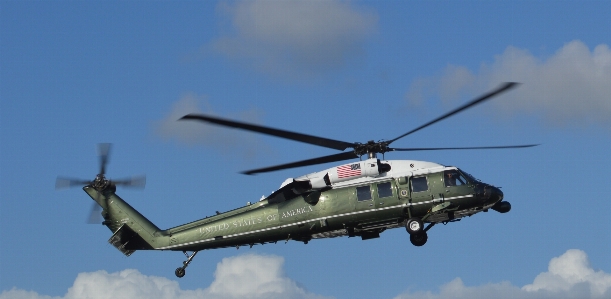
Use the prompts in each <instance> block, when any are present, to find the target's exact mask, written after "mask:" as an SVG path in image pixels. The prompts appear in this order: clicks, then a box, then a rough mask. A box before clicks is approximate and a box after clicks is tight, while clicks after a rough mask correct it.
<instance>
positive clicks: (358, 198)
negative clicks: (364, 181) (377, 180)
mask: <svg viewBox="0 0 611 299" xmlns="http://www.w3.org/2000/svg"><path fill="white" fill-rule="evenodd" d="M364 188H367V189H368V190H369V192H368V194H369V198H366V199H361V198H360V196H359V194H364V193H361V192H359V189H364ZM372 199H373V195H372V194H371V185H365V186H358V187H356V201H368V200H372Z"/></svg>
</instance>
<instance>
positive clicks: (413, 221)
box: [405, 218, 424, 235]
mask: <svg viewBox="0 0 611 299" xmlns="http://www.w3.org/2000/svg"><path fill="white" fill-rule="evenodd" d="M423 228H424V224H423V223H422V220H420V218H410V219H409V220H407V222H406V223H405V229H406V230H407V232H408V233H409V234H410V235H414V234H417V233H420V232H421V231H422V229H423Z"/></svg>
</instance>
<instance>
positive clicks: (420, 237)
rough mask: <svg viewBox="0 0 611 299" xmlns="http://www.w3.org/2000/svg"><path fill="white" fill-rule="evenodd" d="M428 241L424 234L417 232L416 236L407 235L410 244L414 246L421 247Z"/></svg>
mask: <svg viewBox="0 0 611 299" xmlns="http://www.w3.org/2000/svg"><path fill="white" fill-rule="evenodd" d="M428 239H429V236H428V235H427V234H426V232H419V233H417V234H412V235H409V240H410V241H411V242H412V244H413V245H414V246H422V245H424V244H426V241H427V240H428Z"/></svg>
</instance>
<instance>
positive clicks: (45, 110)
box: [0, 1, 611, 298]
mask: <svg viewBox="0 0 611 299" xmlns="http://www.w3.org/2000/svg"><path fill="white" fill-rule="evenodd" d="M609 15H611V2H608V1H587V2H581V1H580V2H577V1H575V2H571V1H519V2H517V1H468V2H453V1H435V2H406V1H384V2H362V1H351V2H343V1H341V2H337V1H328V2H299V1H291V2H260V1H252V2H241V1H229V2H214V1H205V2H197V1H187V2H183V1H176V2H169V1H163V2H161V1H159V2H142V1H138V2H136V1H129V2H114V1H87V2H85V1H62V2H50V1H23V2H22V1H1V2H0V190H1V191H2V192H0V227H2V229H1V230H0V239H1V240H2V241H1V242H0V253H1V254H0V292H2V293H0V298H48V297H45V296H52V297H59V298H79V297H84V296H86V295H88V296H91V298H110V297H112V296H114V297H113V298H116V297H117V296H126V297H127V294H129V297H131V298H244V297H245V296H250V297H252V298H271V297H278V298H323V297H324V298H328V297H331V298H372V297H376V298H451V297H454V298H467V297H468V298H474V297H477V296H480V297H484V298H486V297H490V295H489V294H496V295H498V294H507V296H508V297H511V298H544V297H546V296H547V297H549V296H553V297H555V298H563V297H566V298H588V297H590V298H605V297H606V298H608V297H607V296H609V294H611V259H609V252H611V241H610V240H611V239H610V238H609V236H610V235H609V231H611V220H609V217H608V211H609V210H611V201H610V200H609V198H608V196H609V194H608V181H609V178H608V174H609V168H610V166H611V158H610V157H609V149H610V148H611V130H610V128H611V84H609V83H610V82H611V50H610V49H609V45H610V44H611V38H610V37H611V31H610V29H609V28H611V27H609ZM506 81H517V82H521V83H522V85H521V86H520V87H519V88H517V89H515V90H512V91H511V92H509V93H507V94H503V95H502V96H499V97H498V98H495V99H494V100H493V101H491V102H488V103H486V104H484V105H480V106H478V107H476V108H474V109H471V110H470V111H468V112H465V113H462V114H460V115H457V116H454V117H452V118H450V119H447V120H445V121H444V122H441V123H438V124H436V125H434V126H431V127H429V128H427V129H426V130H422V131H419V132H417V133H415V134H412V135H410V136H408V137H406V138H404V139H401V140H400V141H397V142H396V143H394V144H393V145H395V146H397V147H434V146H437V147H454V146H487V145H506V144H531V143H537V144H541V145H540V146H538V147H536V148H530V149H519V150H497V151H453V152H413V153H390V154H387V155H386V158H387V159H414V160H425V161H433V162H438V163H441V164H445V165H454V166H458V167H461V168H462V169H464V170H466V171H468V172H469V173H472V174H473V175H474V176H476V177H477V178H479V179H481V180H482V181H484V182H488V183H492V184H494V185H497V186H501V187H503V189H502V190H503V192H504V193H505V198H506V200H508V201H509V202H511V203H512V210H511V212H510V213H507V214H498V213H496V212H489V213H480V214H478V215H476V216H474V217H471V218H468V219H464V220H463V221H460V222H458V223H451V224H448V225H447V226H441V225H440V226H436V227H435V228H433V229H432V230H431V231H430V232H429V241H428V243H427V244H426V245H425V246H423V247H421V248H416V247H414V246H412V245H411V244H410V242H409V238H408V235H407V233H406V232H405V231H403V230H401V229H397V230H392V231H387V232H384V233H383V234H382V235H381V238H379V239H373V240H367V241H361V240H360V239H357V238H341V239H329V240H319V241H314V242H310V243H309V244H307V245H304V244H302V243H297V242H289V243H287V244H277V245H263V246H255V247H253V248H252V249H248V248H240V249H239V250H237V251H236V250H235V249H221V250H213V251H205V252H201V253H200V254H198V256H197V257H196V258H195V260H194V262H193V263H192V264H191V265H190V266H189V268H188V269H187V276H186V277H184V278H183V279H177V278H176V277H175V276H174V273H173V272H174V269H175V268H176V267H178V266H180V265H181V262H182V261H183V260H184V256H182V253H180V252H154V251H153V252H147V251H138V252H136V253H135V254H134V255H132V256H131V257H129V258H126V257H124V256H123V255H122V254H121V253H120V252H118V251H117V250H116V249H114V248H113V247H112V246H110V245H109V244H108V243H107V240H108V238H109V237H110V235H111V234H110V232H109V231H108V230H107V229H106V228H105V227H103V226H98V225H88V224H85V221H86V218H87V215H88V213H89V209H90V204H91V200H90V199H89V197H88V196H87V195H86V194H85V193H83V192H82V191H81V190H79V189H78V188H75V189H70V190H66V191H55V190H54V184H55V178H56V176H57V175H63V176H72V177H80V178H93V177H94V176H95V174H96V173H97V170H98V161H97V157H96V153H95V144H96V143H100V142H112V143H113V144H114V146H113V149H112V153H111V157H110V164H109V166H108V175H109V176H110V177H114V178H120V177H126V176H130V175H138V174H146V175H147V186H146V188H145V189H144V190H142V191H134V190H126V189H120V190H119V191H118V194H119V195H120V196H122V197H123V198H124V199H125V200H127V201H128V202H129V203H130V204H132V205H133V206H134V207H135V208H137V209H138V210H139V211H140V212H141V213H142V214H144V215H145V216H147V217H148V218H149V219H150V220H151V221H153V222H154V223H155V224H157V225H158V226H159V227H162V228H168V227H171V226H176V225H179V224H182V223H185V222H189V221H192V220H195V219H199V218H203V217H204V216H208V215H212V214H214V211H225V210H230V209H233V208H235V207H238V206H241V205H244V204H245V203H246V202H247V201H256V200H258V199H259V198H260V197H261V196H262V195H268V194H269V193H271V192H272V191H274V190H275V189H277V188H278V187H279V186H280V184H281V183H282V181H284V180H285V179H286V178H288V177H297V176H300V175H303V174H306V173H309V172H314V171H318V170H322V169H324V168H327V167H331V166H333V165H320V166H312V167H306V168H301V169H291V170H284V171H279V172H275V173H270V174H261V175H257V176H245V175H241V174H239V172H240V171H243V170H247V169H251V168H258V167H264V166H269V165H276V164H280V163H284V162H290V161H295V160H300V159H306V158H311V157H316V156H321V155H328V154H333V153H334V152H329V150H328V149H324V148H317V147H314V146H309V145H306V144H299V143H294V142H291V141H288V140H280V139H276V138H272V137H265V136H258V135H255V134H246V133H241V132H236V131H233V130H226V129H219V128H217V127H210V126H205V125H202V124H189V123H177V122H175V121H174V120H175V119H176V118H178V117H180V116H182V115H184V114H186V113H190V112H202V113H208V114H214V115H218V116H222V117H228V118H234V119H239V120H244V121H249V122H255V123H259V124H263V125H266V126H272V127H277V128H284V129H287V130H292V131H297V132H303V133H307V134H313V135H318V136H323V137H328V138H333V139H339V140H344V141H348V142H355V141H359V142H365V141H367V140H372V139H374V140H379V139H392V138H394V137H396V136H399V135H401V134H403V133H405V132H407V131H409V130H411V129H413V128H415V127H417V126H419V125H421V124H423V123H425V122H427V121H428V120H430V119H433V118H435V117H437V116H439V115H441V114H442V113H444V112H446V111H448V110H450V109H452V108H454V107H456V106H458V105H460V104H461V103H464V102H466V101H468V100H469V99H471V98H473V97H475V96H477V95H479V94H481V93H484V92H486V91H488V90H490V89H492V88H494V87H496V86H498V85H499V84H500V83H501V82H506ZM156 288H160V289H163V290H164V291H158V289H156ZM87 292H89V293H87ZM550 294H551V295H550ZM155 296H157V297H155Z"/></svg>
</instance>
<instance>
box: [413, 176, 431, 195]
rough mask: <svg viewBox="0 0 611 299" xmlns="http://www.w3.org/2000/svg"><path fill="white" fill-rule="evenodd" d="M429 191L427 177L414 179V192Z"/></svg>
mask: <svg viewBox="0 0 611 299" xmlns="http://www.w3.org/2000/svg"><path fill="white" fill-rule="evenodd" d="M426 190H429V184H428V183H427V181H426V177H425V176H421V177H417V178H412V192H422V191H426Z"/></svg>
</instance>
